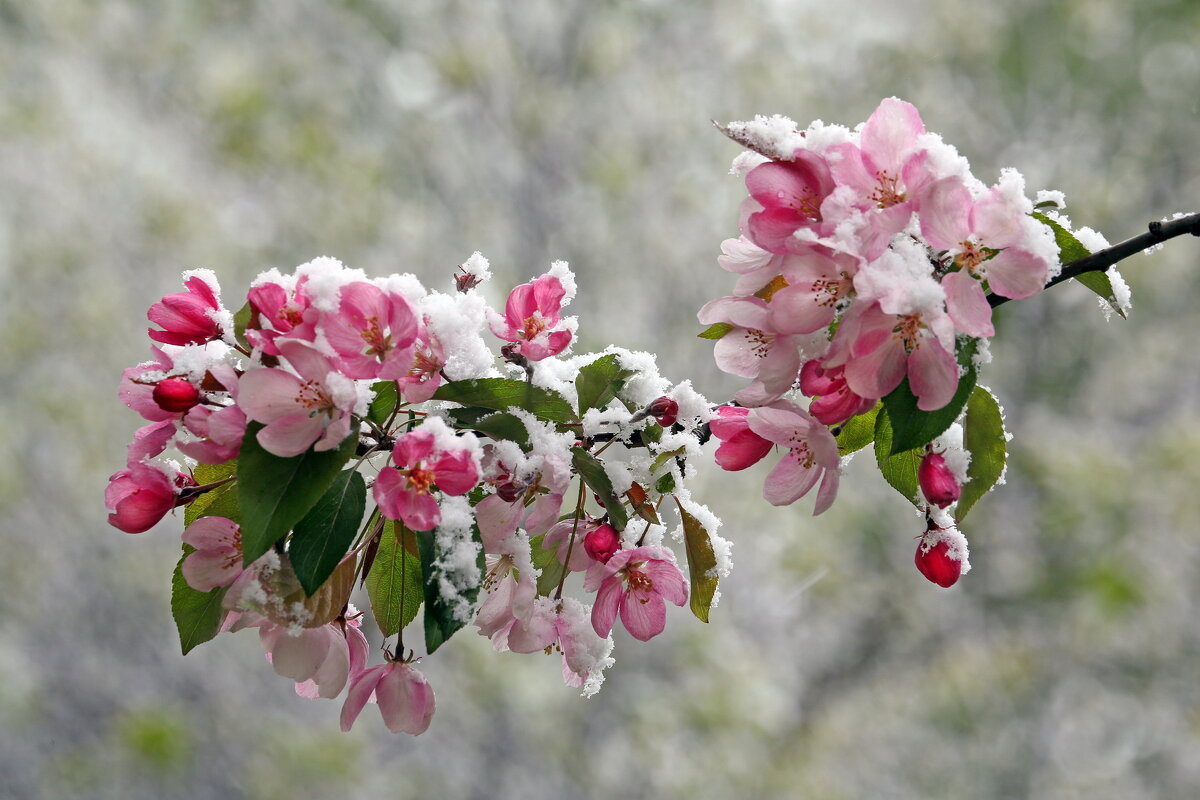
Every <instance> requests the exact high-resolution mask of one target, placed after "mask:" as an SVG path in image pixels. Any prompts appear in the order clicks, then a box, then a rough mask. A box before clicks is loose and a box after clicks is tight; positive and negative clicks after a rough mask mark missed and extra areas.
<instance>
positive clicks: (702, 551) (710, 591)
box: [675, 498, 717, 622]
mask: <svg viewBox="0 0 1200 800" xmlns="http://www.w3.org/2000/svg"><path fill="white" fill-rule="evenodd" d="M675 505H676V506H678V507H679V517H680V519H682V520H683V542H684V545H685V549H686V550H687V561H688V575H689V577H690V579H691V584H692V585H691V591H690V592H688V604H689V605H690V606H691V609H692V613H693V614H695V615H696V619H698V620H700V621H701V622H708V612H709V611H710V610H711V608H712V599H713V595H714V594H715V593H716V591H717V554H716V553H715V552H714V551H713V546H712V539H711V538H710V537H709V535H708V531H707V530H705V528H704V526H703V525H701V524H700V520H698V519H696V518H695V517H693V516H692V515H691V514H689V513H688V512H687V511H686V510H685V509H684V507H683V504H682V503H680V502H679V498H675Z"/></svg>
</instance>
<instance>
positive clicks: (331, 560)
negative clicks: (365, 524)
mask: <svg viewBox="0 0 1200 800" xmlns="http://www.w3.org/2000/svg"><path fill="white" fill-rule="evenodd" d="M366 506H367V485H366V483H365V482H364V481H363V476H362V475H360V474H359V473H358V471H357V470H353V469H347V470H343V471H342V472H340V473H338V476H337V477H336V478H334V479H333V483H331V484H330V485H329V488H328V489H326V490H325V494H324V495H322V496H321V499H320V500H318V501H317V504H316V505H315V506H313V507H312V509H311V510H310V511H309V512H308V513H307V514H305V515H304V519H302V520H300V521H299V522H297V523H296V527H295V530H294V532H293V533H292V543H291V545H290V546H289V547H288V554H289V556H290V557H291V561H292V569H294V570H295V571H296V577H297V578H299V579H300V585H301V586H302V587H304V593H305V594H306V595H309V596H312V594H313V593H314V592H316V591H317V589H319V588H321V584H323V583H325V580H326V579H327V578H328V577H329V576H330V575H332V574H333V570H334V568H336V567H337V565H338V564H339V563H340V562H341V560H342V558H343V557H344V556H345V555H346V551H347V550H349V549H350V544H351V543H352V542H353V541H354V537H355V535H356V534H357V533H358V525H359V523H361V522H362V517H363V511H364V510H366Z"/></svg>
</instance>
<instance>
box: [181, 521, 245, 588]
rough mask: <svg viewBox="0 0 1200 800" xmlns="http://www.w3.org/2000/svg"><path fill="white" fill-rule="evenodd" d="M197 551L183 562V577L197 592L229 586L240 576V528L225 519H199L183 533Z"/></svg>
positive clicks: (184, 537) (185, 542) (184, 538)
mask: <svg viewBox="0 0 1200 800" xmlns="http://www.w3.org/2000/svg"><path fill="white" fill-rule="evenodd" d="M183 543H184V544H186V545H191V546H192V547H194V548H196V549H195V550H194V551H193V552H191V553H189V554H188V556H187V557H186V558H184V559H183V566H182V567H181V570H182V572H183V578H184V580H186V581H187V582H188V586H191V587H192V588H193V589H195V590H196V591H198V592H209V591H212V590H213V589H215V588H217V587H218V586H228V585H229V584H231V583H233V582H234V581H235V580H237V577H238V576H239V575H241V574H242V529H241V527H239V526H238V524H237V523H236V522H234V521H233V520H231V519H227V518H225V517H201V518H200V519H198V520H196V521H195V522H193V523H192V524H191V525H189V526H188V527H187V528H185V529H184V531H183Z"/></svg>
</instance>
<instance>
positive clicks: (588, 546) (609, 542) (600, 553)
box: [583, 523, 621, 564]
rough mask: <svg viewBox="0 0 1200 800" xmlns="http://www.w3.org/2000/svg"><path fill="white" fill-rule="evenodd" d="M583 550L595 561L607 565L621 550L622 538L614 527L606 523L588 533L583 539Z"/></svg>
mask: <svg viewBox="0 0 1200 800" xmlns="http://www.w3.org/2000/svg"><path fill="white" fill-rule="evenodd" d="M583 549H584V550H585V551H587V554H588V556H589V557H591V558H592V559H593V560H595V561H599V562H600V563H601V564H607V563H608V560H609V559H610V558H612V557H613V556H614V555H616V553H617V551H618V550H620V549H621V536H620V534H618V533H617V531H616V529H615V528H614V527H613V526H612V525H609V524H607V523H605V524H604V525H601V526H600V527H598V528H594V529H593V530H590V531H588V534H587V536H584V537H583Z"/></svg>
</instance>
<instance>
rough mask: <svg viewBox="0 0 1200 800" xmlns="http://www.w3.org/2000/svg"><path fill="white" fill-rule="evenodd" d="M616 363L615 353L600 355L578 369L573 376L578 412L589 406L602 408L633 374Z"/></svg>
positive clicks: (581, 412) (585, 409)
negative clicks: (577, 399) (577, 372)
mask: <svg viewBox="0 0 1200 800" xmlns="http://www.w3.org/2000/svg"><path fill="white" fill-rule="evenodd" d="M633 374H634V372H633V370H631V369H625V368H624V367H622V366H621V365H620V363H618V361H617V356H616V354H615V353H609V354H608V355H606V356H601V357H600V358H598V359H596V360H595V361H593V362H592V363H590V364H588V365H587V366H586V367H583V368H581V369H580V370H579V374H578V375H577V376H576V377H575V391H576V393H578V395H579V413H580V414H581V415H582V414H583V412H585V411H587V410H588V409H589V408H604V407H605V406H606V405H608V404H609V402H610V401H611V400H612V399H613V398H614V397H616V396H617V392H619V391H621V388H622V387H623V386H624V385H625V380H626V379H627V378H629V377H630V376H631V375H633Z"/></svg>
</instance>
